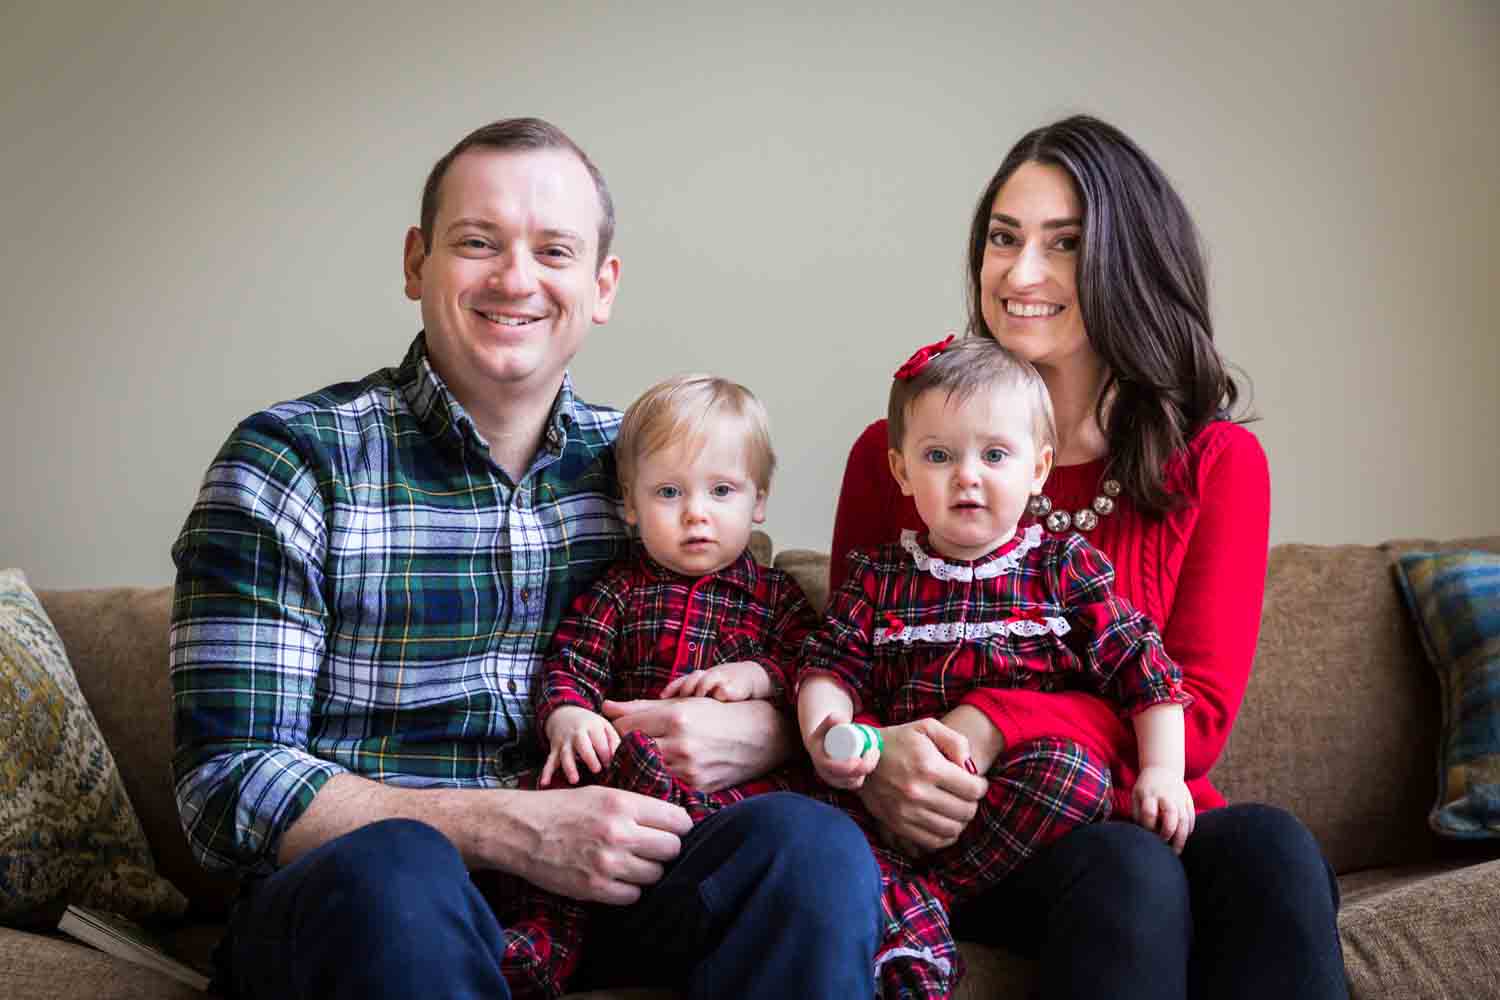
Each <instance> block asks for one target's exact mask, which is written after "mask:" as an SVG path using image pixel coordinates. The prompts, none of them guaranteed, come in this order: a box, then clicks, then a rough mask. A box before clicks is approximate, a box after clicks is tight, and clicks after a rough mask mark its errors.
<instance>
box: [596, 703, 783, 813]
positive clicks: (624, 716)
mask: <svg viewBox="0 0 1500 1000" xmlns="http://www.w3.org/2000/svg"><path fill="white" fill-rule="evenodd" d="M604 715H605V717H606V718H608V719H609V720H610V721H611V722H612V723H614V727H615V731H616V732H618V733H619V734H620V735H621V736H624V735H625V734H626V733H629V732H632V731H634V730H639V731H640V732H641V733H642V734H644V735H646V736H650V737H651V738H652V739H654V740H655V741H656V745H657V746H658V747H659V748H660V750H661V753H662V759H663V760H664V761H665V763H666V765H667V767H669V768H671V769H672V773H673V774H675V775H676V776H677V777H678V778H679V779H680V780H682V781H683V782H684V783H686V784H688V785H691V786H692V787H694V788H697V789H699V790H701V791H705V792H717V791H721V790H722V789H725V788H729V787H730V786H732V785H738V784H740V783H741V782H744V781H749V780H750V779H751V778H758V777H760V776H761V775H762V774H765V773H766V772H767V771H769V770H771V769H772V768H773V767H775V766H777V765H778V764H780V763H781V762H782V761H784V760H786V758H787V757H788V756H789V755H790V754H791V752H792V750H793V748H794V747H795V746H796V744H795V738H796V737H795V734H794V727H793V726H792V723H791V720H789V719H787V718H786V717H785V716H784V715H782V714H781V713H780V712H778V711H777V710H776V708H775V707H774V706H773V705H771V703H770V702H766V701H741V702H721V701H716V700H714V699H712V698H673V699H671V700H669V701H653V700H639V701H606V702H605V703H604Z"/></svg>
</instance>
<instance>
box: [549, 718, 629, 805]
mask: <svg viewBox="0 0 1500 1000" xmlns="http://www.w3.org/2000/svg"><path fill="white" fill-rule="evenodd" d="M547 741H548V742H549V743H551V744H552V748H551V750H550V751H549V752H548V753H547V763H545V764H543V765H542V774H541V777H540V778H538V779H537V784H538V785H540V786H542V787H546V786H547V785H548V784H549V783H551V781H552V776H553V774H554V773H555V772H556V771H558V770H561V771H562V773H563V776H564V777H566V778H567V779H568V784H570V785H576V784H578V761H580V760H581V761H583V763H584V764H586V765H587V766H588V769H589V770H590V771H592V772H593V773H594V774H598V773H599V772H600V771H601V770H602V769H603V768H605V767H606V766H608V764H609V762H610V761H611V760H613V759H614V756H615V748H616V747H618V746H619V745H620V734H619V733H617V732H615V727H614V726H612V725H610V724H609V720H608V719H606V718H605V717H604V716H602V715H600V714H598V713H597V712H590V711H589V710H588V709H586V708H583V707H581V706H578V705H564V706H563V707H562V708H559V709H558V710H557V711H555V712H553V713H552V714H551V715H550V716H548V717H547Z"/></svg>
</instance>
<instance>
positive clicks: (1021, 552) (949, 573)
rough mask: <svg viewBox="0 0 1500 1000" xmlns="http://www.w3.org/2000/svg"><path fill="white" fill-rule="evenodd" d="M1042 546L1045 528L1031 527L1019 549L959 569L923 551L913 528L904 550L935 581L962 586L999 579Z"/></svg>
mask: <svg viewBox="0 0 1500 1000" xmlns="http://www.w3.org/2000/svg"><path fill="white" fill-rule="evenodd" d="M1040 544H1042V526H1041V525H1040V524H1032V525H1028V526H1027V528H1026V530H1025V531H1023V532H1022V533H1021V541H1020V542H1019V543H1017V545H1016V547H1015V548H1013V549H1011V550H1010V551H1009V552H1007V553H1005V555H1003V556H1001V557H1000V558H998V559H996V560H995V561H993V562H987V563H985V564H984V565H983V566H977V567H976V566H955V565H953V564H952V563H949V562H944V561H943V560H942V559H941V558H939V557H938V556H934V555H928V554H927V553H926V552H924V551H922V546H920V545H918V544H917V533H916V532H915V531H912V530H911V529H910V528H908V529H906V530H905V531H903V532H901V547H902V548H903V549H905V550H906V551H907V552H909V553H911V558H912V561H913V562H915V563H916V564H917V569H920V570H923V571H924V572H927V573H931V574H932V576H933V578H934V579H938V580H957V581H958V582H960V583H968V582H970V581H971V580H989V579H991V578H993V577H997V576H999V575H1000V574H1001V573H1009V572H1011V571H1012V570H1014V569H1015V568H1016V567H1018V566H1020V565H1021V560H1022V559H1023V558H1025V556H1026V553H1028V552H1030V551H1031V550H1032V549H1034V548H1036V547H1037V546H1038V545H1040Z"/></svg>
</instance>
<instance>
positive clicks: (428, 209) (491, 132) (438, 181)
mask: <svg viewBox="0 0 1500 1000" xmlns="http://www.w3.org/2000/svg"><path fill="white" fill-rule="evenodd" d="M471 149H490V150H494V151H496V152H501V153H511V152H521V151H535V150H543V149H562V150H566V151H567V152H569V153H572V154H573V155H574V156H576V157H578V160H579V162H580V163H582V164H583V166H584V168H585V169H586V170H588V172H589V176H590V177H592V178H593V179H594V191H595V192H596V193H597V194H598V195H599V257H598V260H597V261H596V263H595V266H596V267H597V266H599V265H602V264H603V263H604V259H605V258H606V257H608V256H609V248H610V244H612V243H613V242H614V239H615V202H614V199H613V198H611V197H610V196H609V185H608V184H606V183H604V175H603V174H601V173H600V172H599V168H598V167H596V166H594V161H593V160H591V159H589V155H588V154H587V153H585V152H584V151H583V150H582V149H581V148H579V146H578V144H577V143H576V142H574V141H573V140H572V139H570V138H568V134H567V133H566V132H564V131H563V130H562V129H560V128H558V127H557V126H556V125H553V124H552V123H551V122H548V121H543V120H542V119H540V118H505V119H502V120H501V121H498V122H491V123H490V124H488V125H482V126H480V127H479V128H477V129H475V130H474V131H472V132H470V133H469V134H468V135H466V136H464V137H463V138H462V139H460V140H458V145H456V146H454V147H453V148H452V149H450V150H448V152H447V154H446V155H445V156H444V157H443V158H442V159H441V160H438V161H437V162H436V163H434V164H433V165H432V171H431V172H430V173H428V175H427V183H426V184H424V185H422V246H423V248H424V249H425V251H426V252H427V253H432V228H433V225H434V224H435V223H436V222H437V213H438V200H439V198H440V197H441V195H442V188H443V178H444V177H445V176H447V174H448V168H449V167H451V166H452V165H453V161H454V160H456V159H458V158H459V157H460V156H461V155H463V154H464V153H466V152H468V151H469V150H471Z"/></svg>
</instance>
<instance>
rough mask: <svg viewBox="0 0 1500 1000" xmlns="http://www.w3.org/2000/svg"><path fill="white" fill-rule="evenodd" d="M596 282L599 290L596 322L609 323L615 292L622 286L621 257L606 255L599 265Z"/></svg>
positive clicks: (596, 303)
mask: <svg viewBox="0 0 1500 1000" xmlns="http://www.w3.org/2000/svg"><path fill="white" fill-rule="evenodd" d="M594 282H595V285H596V287H597V289H598V292H599V296H598V298H596V299H595V300H594V322H595V323H608V322H609V313H610V310H612V309H613V308H614V305H615V292H616V291H617V290H618V289H619V287H620V258H618V257H606V258H605V259H604V263H603V264H600V265H599V273H598V274H597V275H596V276H595V277H594Z"/></svg>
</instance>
